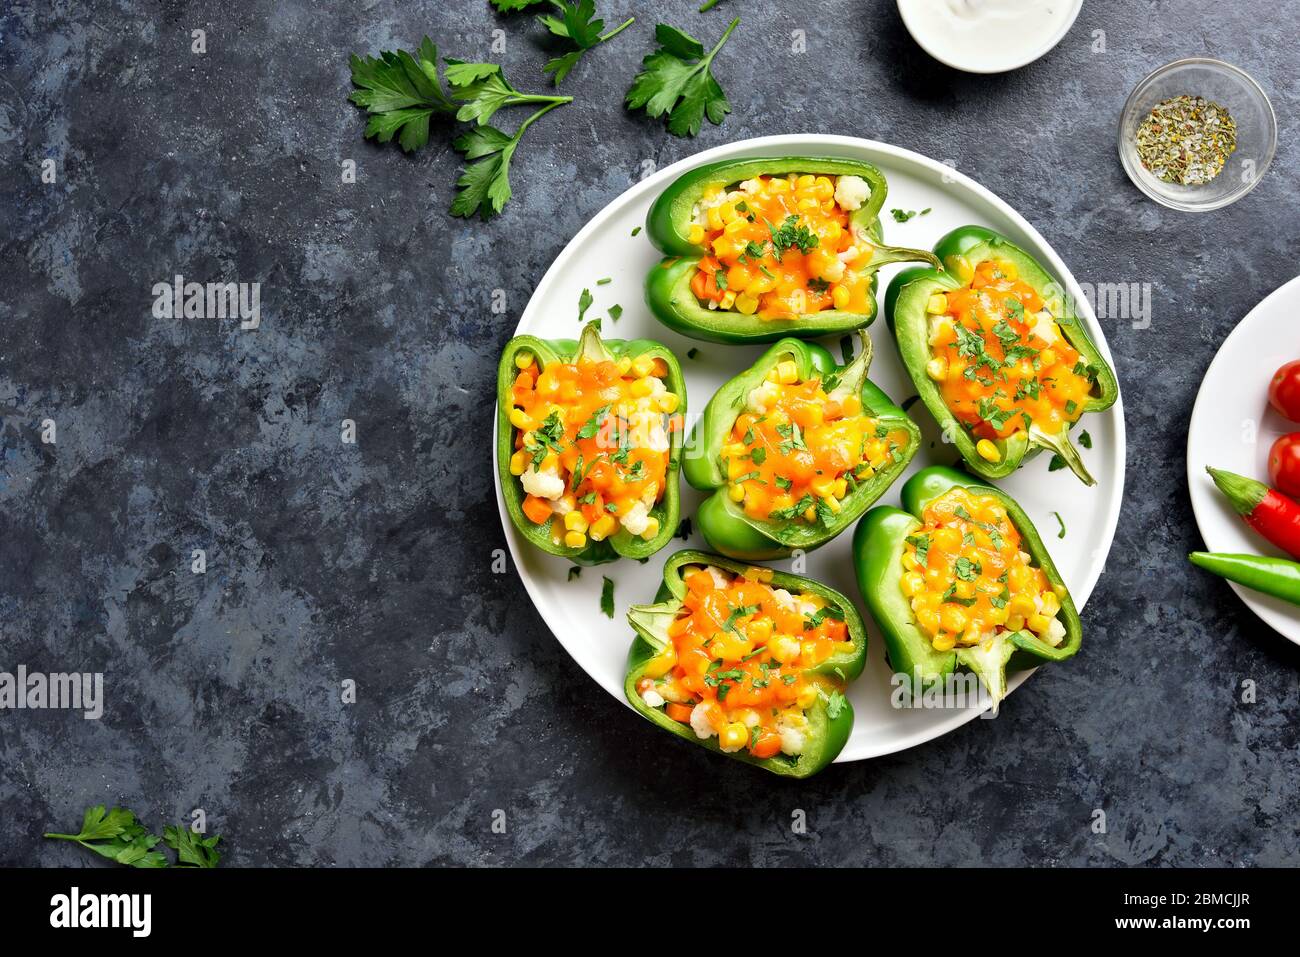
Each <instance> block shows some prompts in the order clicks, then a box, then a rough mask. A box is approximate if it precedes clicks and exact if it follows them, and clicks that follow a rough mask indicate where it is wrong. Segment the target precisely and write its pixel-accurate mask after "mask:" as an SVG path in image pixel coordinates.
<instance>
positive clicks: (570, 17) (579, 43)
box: [537, 0, 636, 86]
mask: <svg viewBox="0 0 1300 957" xmlns="http://www.w3.org/2000/svg"><path fill="white" fill-rule="evenodd" d="M551 2H552V3H553V4H554V6H555V8H556V10H557V11H558V13H559V15H558V16H555V15H551V14H542V15H541V16H539V17H538V18H537V19H538V20H539V21H540V22H541V24H542V26H544V27H546V29H547V30H549V31H550V32H551V33H552V34H554V35H555V36H557V37H563V38H564V39H566V40H569V41H570V42H571V43H573V45H574V46H575V47H577V49H575V50H570V51H569V52H568V53H565V54H564V55H563V56H558V57H556V58H555V59H553V60H550V61H548V62H547V64H546V66H544V67H543V68H542V72H543V73H550V74H552V75H553V79H554V81H555V85H556V86H559V85H560V84H561V83H562V82H564V78H565V77H566V76H568V75H569V72H570V71H571V70H572V69H573V68H574V67H575V66H577V65H578V61H579V60H581V59H582V56H583V54H585V53H586V52H587V51H588V50H590V49H592V48H593V47H597V46H599V45H600V44H602V43H604V42H605V41H607V40H612V39H613V38H614V37H616V36H618V35H619V34H620V33H622V32H623V31H624V30H626V29H627V28H628V27H630V26H631V25H632V24H633V23H635V22H636V17H628V18H627V20H625V21H624V22H623V23H621V24H620V25H619V26H617V27H615V28H614V29H613V30H610V31H609V32H608V33H601V32H600V31H601V30H604V29H605V21H604V20H601V19H598V18H597V17H596V3H595V0H575V2H573V3H562V2H560V0H551Z"/></svg>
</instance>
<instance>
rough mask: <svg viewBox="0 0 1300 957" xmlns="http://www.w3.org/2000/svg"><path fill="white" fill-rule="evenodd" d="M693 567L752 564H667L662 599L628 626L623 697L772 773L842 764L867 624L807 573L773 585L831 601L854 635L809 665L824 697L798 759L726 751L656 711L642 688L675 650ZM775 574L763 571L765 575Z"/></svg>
mask: <svg viewBox="0 0 1300 957" xmlns="http://www.w3.org/2000/svg"><path fill="white" fill-rule="evenodd" d="M687 565H713V566H715V567H717V568H719V569H722V570H724V571H728V572H731V573H732V574H744V573H745V572H746V570H747V569H750V568H752V567H753V566H749V565H746V564H745V563H744V562H736V561H732V560H730V559H727V558H723V557H721V556H718V555H711V554H709V553H708V552H701V551H694V550H690V549H687V550H684V551H680V552H676V553H674V554H672V555H670V556H669V557H668V560H667V561H666V562H664V575H663V584H662V585H660V587H659V592H658V594H657V595H656V596H655V603H654V604H652V605H633V606H632V607H631V608H630V609H629V610H628V613H627V619H628V622H629V623H630V624H631V625H632V629H633V631H635V633H636V635H635V637H634V638H633V639H632V647H631V649H630V650H629V651H628V656H627V678H626V679H625V681H624V684H623V692H624V694H625V695H626V696H627V700H628V703H629V704H631V705H632V707H633V708H634V709H635V710H636V711H637V713H639V714H640V715H641V716H642V717H644V718H647V719H648V720H650V721H652V722H654V723H655V724H657V725H659V726H660V727H661V728H665V729H667V730H668V731H670V732H672V733H673V734H675V735H677V736H678V737H679V738H684V739H685V740H687V741H691V742H693V743H695V744H699V745H703V746H704V747H706V748H708V749H709V750H711V751H717V752H719V753H721V754H726V755H727V756H728V757H732V758H735V759H737V760H739V761H744V762H745V763H746V764H752V765H756V766H757V767H760V768H764V769H765V770H768V771H771V772H772V773H773V774H777V775H780V776H782V777H790V778H806V777H809V776H810V775H813V774H816V773H817V772H818V771H820V770H821V769H822V768H824V767H826V765H828V764H830V763H831V762H832V761H834V760H835V757H836V755H838V754H839V753H840V751H842V750H843V749H844V745H845V743H846V742H847V741H848V739H849V733H850V732H851V731H852V730H853V707H852V706H851V705H850V704H849V702H848V700H847V699H846V698H845V697H844V689H845V687H846V686H847V685H848V683H849V682H851V681H853V680H854V679H856V678H857V677H858V676H859V675H860V674H862V669H863V668H864V667H865V666H866V663H867V630H866V627H865V626H864V625H863V623H862V616H861V615H859V614H858V611H857V609H856V608H855V607H854V606H853V603H852V602H851V601H849V599H848V598H846V597H845V596H844V595H842V594H840V593H839V592H837V591H836V590H835V589H833V588H828V587H827V586H825V585H822V584H820V583H819V582H815V581H813V580H812V579H809V578H804V577H802V576H800V575H791V574H788V573H785V572H779V571H772V572H771V580H770V582H768V583H769V584H770V585H771V586H772V587H774V588H784V589H786V590H788V591H790V592H792V593H794V594H798V593H802V592H807V593H809V594H813V595H819V596H820V597H822V598H824V599H825V600H826V601H827V603H828V605H829V606H833V607H834V608H836V609H837V610H838V612H839V613H840V614H841V615H842V616H843V618H844V624H845V626H846V628H847V630H848V636H849V642H848V643H849V644H850V646H851V647H850V649H849V650H845V651H842V652H837V653H836V654H833V655H831V656H830V657H829V658H827V659H826V660H825V661H824V662H822V663H821V664H819V665H816V666H815V667H812V668H809V669H808V670H807V672H806V673H807V674H809V675H811V676H814V677H815V679H816V683H817V684H818V685H819V686H820V692H821V693H820V694H819V695H818V697H817V700H816V701H814V702H813V705H812V707H810V708H809V709H808V710H807V711H806V712H805V716H806V717H807V718H808V722H809V729H808V732H807V734H806V741H805V745H804V749H803V751H802V752H801V753H800V754H798V755H785V754H778V755H776V756H775V757H771V758H756V757H754V756H753V755H751V754H749V753H748V751H746V750H745V749H741V750H740V751H736V752H726V751H723V750H722V749H721V747H720V746H719V743H718V739H717V738H716V737H712V738H703V739H702V738H699V737H697V736H696V734H695V732H694V731H693V730H692V729H691V727H690V725H688V724H683V723H682V722H680V721H674V720H673V719H672V718H670V717H668V715H667V714H665V713H664V711H663V709H661V708H655V707H651V706H650V705H648V704H646V701H645V699H644V698H643V697H641V695H640V694H638V693H637V685H638V683H639V682H640V681H641V679H642V678H643V677H644V676H645V672H646V669H647V667H648V666H649V665H650V663H651V662H652V661H653V660H654V659H655V658H656V657H657V656H658V655H659V653H660V652H661V651H662V650H663V649H664V648H665V647H667V646H668V645H670V644H671V642H672V639H671V638H670V637H669V635H668V627H669V626H670V625H671V624H672V623H673V620H674V619H676V618H677V616H678V614H679V612H680V611H681V608H682V599H683V598H685V597H686V583H685V582H684V581H683V579H682V574H681V572H682V569H683V568H684V567H685V566H687ZM767 571H768V570H767V569H763V572H764V573H766V572H767Z"/></svg>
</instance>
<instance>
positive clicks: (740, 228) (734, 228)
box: [722, 214, 749, 236]
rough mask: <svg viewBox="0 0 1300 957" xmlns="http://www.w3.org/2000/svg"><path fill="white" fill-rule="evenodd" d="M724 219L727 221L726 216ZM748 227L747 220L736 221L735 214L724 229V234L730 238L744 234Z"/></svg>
mask: <svg viewBox="0 0 1300 957" xmlns="http://www.w3.org/2000/svg"><path fill="white" fill-rule="evenodd" d="M723 219H726V216H723ZM748 227H749V222H748V221H747V220H744V219H736V218H735V215H734V214H733V215H732V218H731V219H729V220H727V225H725V226H723V227H722V232H723V233H724V234H726V235H728V236H735V235H737V234H738V233H743V232H744V231H745V230H746V229H747V228H748Z"/></svg>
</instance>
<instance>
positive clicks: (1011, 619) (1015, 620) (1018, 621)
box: [1007, 615, 1025, 631]
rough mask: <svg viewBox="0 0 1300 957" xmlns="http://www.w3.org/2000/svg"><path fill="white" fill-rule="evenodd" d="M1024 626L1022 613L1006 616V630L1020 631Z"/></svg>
mask: <svg viewBox="0 0 1300 957" xmlns="http://www.w3.org/2000/svg"><path fill="white" fill-rule="evenodd" d="M1024 627H1025V618H1024V616H1023V615H1008V616H1007V630H1009V631H1020V630H1021V629H1022V628H1024Z"/></svg>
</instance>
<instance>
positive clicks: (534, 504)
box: [524, 495, 551, 525]
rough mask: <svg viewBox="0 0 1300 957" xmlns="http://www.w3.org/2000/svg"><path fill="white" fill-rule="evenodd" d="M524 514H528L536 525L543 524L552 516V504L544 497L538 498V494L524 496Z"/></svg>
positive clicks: (529, 518)
mask: <svg viewBox="0 0 1300 957" xmlns="http://www.w3.org/2000/svg"><path fill="white" fill-rule="evenodd" d="M524 514H525V515H527V516H528V520H529V521H530V522H532V523H533V524H534V525H542V524H545V522H546V520H547V519H548V518H550V517H551V505H550V503H549V502H548V501H546V499H544V498H538V497H537V496H536V495H526V496H524Z"/></svg>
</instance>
